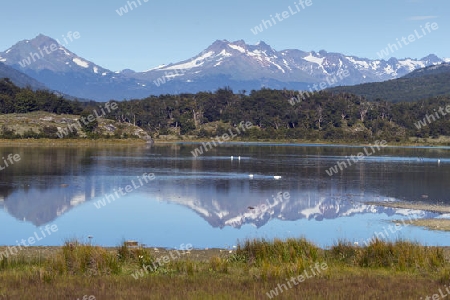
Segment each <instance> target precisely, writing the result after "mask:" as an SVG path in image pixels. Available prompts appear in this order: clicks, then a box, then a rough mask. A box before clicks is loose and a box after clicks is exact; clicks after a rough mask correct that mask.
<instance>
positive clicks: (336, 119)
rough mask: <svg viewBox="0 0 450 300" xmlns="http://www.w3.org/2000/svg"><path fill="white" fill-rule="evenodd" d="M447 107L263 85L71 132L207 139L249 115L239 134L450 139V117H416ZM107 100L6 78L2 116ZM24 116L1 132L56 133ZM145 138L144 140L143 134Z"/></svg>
mask: <svg viewBox="0 0 450 300" xmlns="http://www.w3.org/2000/svg"><path fill="white" fill-rule="evenodd" d="M296 97H297V98H296ZM295 98H296V100H295V101H292V99H295ZM291 103H293V104H294V105H291ZM447 105H450V97H448V96H440V97H435V98H430V99H426V100H420V101H417V102H401V103H391V102H388V101H382V100H377V101H373V102H371V101H367V100H365V99H364V98H362V97H360V96H355V95H353V94H348V93H340V94H332V93H329V92H324V91H322V92H317V93H314V94H312V95H311V97H309V98H307V99H299V98H298V92H296V91H288V90H271V89H262V90H258V91H255V90H253V91H251V92H250V93H249V94H246V92H245V91H241V92H239V93H238V94H235V93H234V92H233V91H232V90H230V89H229V88H222V89H218V90H217V91H215V92H200V93H197V94H180V95H160V96H151V97H148V98H145V99H142V100H130V101H121V102H118V108H117V109H116V110H113V111H111V112H109V113H107V114H106V115H105V117H104V118H101V119H103V120H111V121H114V122H116V123H115V124H121V125H119V126H116V125H113V126H112V127H111V126H107V125H104V126H103V127H102V128H103V129H102V128H100V127H101V126H100V124H99V123H100V121H99V120H100V119H96V120H95V121H94V122H89V123H88V124H83V126H82V128H81V130H78V131H76V132H75V131H74V132H68V134H69V135H70V137H71V138H79V137H87V138H91V139H93V138H105V137H106V138H108V137H114V138H129V137H133V136H136V134H135V133H130V132H125V131H124V130H123V128H122V127H124V126H125V125H130V126H138V127H140V128H141V129H142V130H144V131H145V132H146V133H148V134H149V135H150V136H152V137H155V138H160V139H165V138H166V137H175V138H176V139H185V140H194V139H209V138H212V137H216V136H221V135H223V134H224V133H226V132H227V131H228V130H231V129H233V128H235V127H236V126H238V124H239V123H240V122H242V121H245V122H247V121H248V122H251V123H252V124H253V125H254V126H253V128H251V129H250V130H247V131H246V132H244V133H242V134H239V136H238V137H237V138H236V139H238V140H247V141H261V140H272V141H273V140H280V141H313V142H317V141H321V142H341V143H370V142H373V141H375V140H382V139H383V140H386V141H387V142H389V143H414V142H416V143H427V142H429V143H433V142H437V143H440V144H449V140H448V139H446V137H449V136H450V118H446V117H444V116H443V115H440V116H439V119H437V120H435V121H433V122H426V124H425V123H424V126H421V128H420V129H418V128H417V127H416V124H417V122H419V121H423V120H424V118H425V117H426V116H427V115H432V114H435V112H436V111H438V110H439V108H442V109H445V108H446V106H447ZM102 106H103V103H95V102H90V103H84V102H83V103H82V102H77V101H69V100H65V99H63V98H62V97H58V96H56V95H54V94H52V93H50V92H48V91H38V92H33V91H31V90H29V89H20V88H18V87H15V86H14V85H13V84H12V83H10V82H9V81H8V80H7V79H4V80H0V116H1V115H2V114H3V115H12V114H14V113H19V112H20V113H27V114H29V113H30V112H36V111H42V112H48V113H52V114H56V115H59V116H65V115H67V116H69V114H76V115H75V121H76V120H77V119H78V120H79V119H80V118H81V117H84V118H86V116H88V115H89V114H92V113H93V111H94V110H97V111H99V107H102ZM18 119H19V118H15V121H13V122H11V123H8V124H6V125H5V126H3V128H0V138H13V139H17V138H43V137H44V138H56V127H55V126H56V125H54V126H52V125H51V124H50V125H49V126H47V127H40V128H38V129H32V131H31V130H28V131H27V130H25V131H24V130H21V132H17V131H16V129H14V128H13V125H14V123H16V122H18ZM75 121H74V119H73V118H72V119H68V120H63V122H66V124H64V125H61V126H59V127H67V126H68V124H73V123H74V122H75ZM115 127H121V128H115ZM125 127H126V126H125ZM108 130H109V131H108ZM144 135H147V134H144ZM139 136H141V138H142V134H139Z"/></svg>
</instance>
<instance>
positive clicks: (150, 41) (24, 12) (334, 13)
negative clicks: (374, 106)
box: [0, 0, 450, 71]
mask: <svg viewBox="0 0 450 300" xmlns="http://www.w3.org/2000/svg"><path fill="white" fill-rule="evenodd" d="M134 1H135V2H136V4H137V5H138V7H137V8H134V9H133V10H130V9H129V12H128V13H125V14H123V15H122V16H119V14H118V13H117V12H116V10H117V9H119V8H120V7H123V6H126V5H127V0H108V1H92V0H90V1H88V0H64V1H61V0H20V1H5V2H4V3H2V8H1V10H2V17H1V18H0V35H1V40H0V50H1V51H4V50H6V49H8V48H9V47H10V46H11V45H13V44H15V43H16V42H18V41H20V40H24V39H31V38H34V37H35V36H37V35H38V34H39V33H42V34H45V35H48V36H50V37H53V38H60V39H61V38H62V35H66V34H67V33H68V32H69V31H72V32H74V31H78V32H79V33H80V38H79V39H77V40H74V41H73V42H70V43H69V44H68V45H67V48H68V49H69V50H71V51H72V52H75V53H76V54H78V55H79V56H81V57H83V58H85V59H88V60H90V61H93V62H95V63H97V64H98V65H100V66H102V67H105V68H107V69H110V70H112V71H117V70H121V69H125V68H130V69H133V70H136V71H143V70H147V69H150V68H152V67H155V66H157V65H160V64H168V63H171V62H178V61H181V60H185V59H189V58H191V57H192V56H194V55H197V54H198V53H199V52H201V51H202V50H204V49H205V48H207V47H208V46H209V45H210V44H212V43H213V42H214V41H215V40H218V39H219V40H222V39H226V40H229V41H235V40H241V39H242V40H245V42H246V43H248V44H255V43H257V42H258V41H260V40H262V41H264V42H266V43H267V44H269V45H271V46H272V47H273V48H274V49H276V50H283V49H300V50H304V51H311V50H314V51H319V50H322V49H323V50H326V51H328V52H340V53H344V54H348V55H354V56H359V57H366V58H372V59H376V58H378V57H377V52H379V51H380V50H381V49H383V48H386V47H387V45H388V43H391V44H393V43H395V42H396V39H401V38H402V37H403V36H405V37H407V36H408V35H410V34H414V31H415V30H417V31H418V32H419V34H420V33H421V31H420V30H421V27H420V26H422V27H424V26H425V24H426V23H427V22H430V23H433V22H436V23H437V24H438V27H439V28H438V29H437V30H432V31H431V32H429V33H428V34H427V35H426V36H423V37H422V38H421V39H417V40H416V41H415V42H413V43H409V45H407V46H404V47H403V48H402V49H399V50H398V51H395V53H392V56H395V57H397V58H405V57H411V58H422V57H424V56H426V55H428V54H430V53H434V54H436V55H438V56H439V57H441V58H442V57H446V58H450V47H449V46H450V43H449V37H450V34H449V33H450V18H449V17H450V1H449V0H378V1H363V0H340V1H337V0H310V1H312V5H310V6H306V5H305V8H304V9H303V8H302V7H301V5H299V4H298V1H300V0H277V1H271V0H266V1H265V2H263V1H261V0H259V1H256V0H228V1H211V0H210V1H206V0H198V1H179V0H164V1H163V0H134ZM138 1H140V3H141V5H139V3H138ZM145 1H147V2H145ZM303 1H306V0H303ZM100 2H101V3H100ZM289 6H290V7H291V9H292V10H293V11H294V12H296V14H295V15H294V14H291V13H289V16H288V17H287V18H286V19H283V21H281V22H280V21H277V24H274V25H273V26H272V27H269V28H268V29H264V31H263V32H261V33H259V34H257V35H255V34H254V33H252V31H251V28H254V27H255V26H257V25H259V24H260V23H261V21H262V20H263V19H264V20H270V15H272V16H274V18H275V14H276V13H280V14H281V13H282V12H283V11H289ZM296 6H298V7H299V8H300V11H297V9H296ZM422 35H423V34H422Z"/></svg>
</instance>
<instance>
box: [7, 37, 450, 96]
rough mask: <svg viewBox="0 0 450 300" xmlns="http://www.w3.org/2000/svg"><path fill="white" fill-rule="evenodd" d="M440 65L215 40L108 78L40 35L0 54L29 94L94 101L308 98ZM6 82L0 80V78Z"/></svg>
mask: <svg viewBox="0 0 450 300" xmlns="http://www.w3.org/2000/svg"><path fill="white" fill-rule="evenodd" d="M49 49H50V51H49ZM446 61H448V62H450V59H443V58H439V57H437V56H436V55H433V54H430V55H428V56H426V57H424V58H421V59H411V58H406V59H396V58H391V59H389V60H379V59H378V60H371V59H366V58H359V57H355V56H350V55H345V54H340V53H331V52H326V51H324V50H321V51H319V52H314V51H310V52H305V51H302V50H297V49H288V50H281V51H277V50H274V49H273V48H272V47H270V46H269V45H267V44H266V43H264V42H259V43H258V44H256V45H248V44H246V43H245V42H244V41H242V40H240V41H235V42H229V41H227V40H217V41H215V42H214V43H213V44H212V45H210V46H209V47H208V48H207V49H205V50H204V51H202V52H201V53H199V54H198V55H196V56H195V57H193V58H189V59H187V60H184V61H181V62H177V63H170V64H168V65H160V66H158V67H156V68H152V69H149V70H147V71H144V72H135V71H133V70H129V69H126V70H121V71H117V72H114V71H111V70H108V69H106V68H103V67H101V66H99V65H97V64H95V63H94V62H91V61H88V60H86V59H84V58H82V57H80V56H78V55H76V54H75V53H73V52H71V51H70V50H68V49H67V48H65V47H64V46H62V45H60V44H58V42H57V41H56V40H54V39H52V38H50V37H47V36H45V35H42V34H41V35H39V36H37V37H35V38H34V39H32V40H23V41H20V42H18V43H16V44H15V45H13V46H12V47H11V48H9V49H7V50H6V51H4V52H0V62H2V63H4V64H5V65H6V66H9V67H11V68H13V69H15V70H17V71H20V72H21V73H23V74H25V75H27V76H28V77H24V76H23V78H31V79H34V81H30V79H27V80H28V82H24V84H28V85H30V86H32V87H36V88H38V87H41V86H42V85H45V86H46V87H47V88H49V89H51V90H55V91H59V92H61V93H64V94H69V95H72V96H75V97H78V98H86V99H92V100H97V101H108V100H110V99H116V100H122V99H132V98H145V97H148V96H150V95H160V94H177V93H197V92H199V91H208V90H216V89H217V88H219V87H223V86H229V87H231V88H232V89H234V90H236V91H239V90H241V91H243V90H246V91H249V90H252V89H261V88H263V87H267V88H273V89H283V88H287V89H293V90H308V89H310V90H312V89H316V88H314V85H316V86H320V87H321V88H322V87H324V86H325V87H332V86H341V85H356V84H361V83H369V82H380V81H386V80H390V79H395V78H399V77H402V76H404V75H407V74H409V73H411V72H412V71H414V70H417V69H421V68H424V67H427V66H433V65H437V64H441V63H442V62H446ZM0 70H1V66H0ZM10 72H11V74H12V73H13V71H12V70H10ZM8 74H9V73H8V72H3V73H2V72H0V76H2V77H7V76H9V75H8ZM342 74H345V76H342ZM11 77H12V76H11ZM14 77H15V78H17V77H18V76H17V74H16V75H15V76H14ZM19 77H20V76H19ZM13 82H14V80H13Z"/></svg>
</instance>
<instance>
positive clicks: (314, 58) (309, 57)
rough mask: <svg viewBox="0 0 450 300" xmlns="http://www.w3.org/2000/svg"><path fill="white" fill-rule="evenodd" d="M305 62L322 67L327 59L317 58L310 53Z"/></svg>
mask: <svg viewBox="0 0 450 300" xmlns="http://www.w3.org/2000/svg"><path fill="white" fill-rule="evenodd" d="M303 59H304V60H306V61H309V62H312V63H315V64H318V65H322V63H323V60H324V59H325V57H315V56H313V55H312V53H309V55H308V56H306V57H303Z"/></svg>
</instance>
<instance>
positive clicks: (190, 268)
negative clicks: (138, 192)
mask: <svg viewBox="0 0 450 300" xmlns="http://www.w3.org/2000/svg"><path fill="white" fill-rule="evenodd" d="M47 250H48V251H44V248H42V247H37V248H33V247H29V248H27V249H26V250H24V251H25V252H23V253H18V254H17V255H16V256H12V257H8V258H4V257H3V259H2V260H1V261H0V282H2V285H0V299H77V298H78V299H83V297H85V298H84V299H298V298H300V297H301V298H302V299H413V298H415V299H419V298H420V297H423V299H426V297H427V296H428V295H430V296H431V297H432V296H433V295H434V294H439V293H444V292H445V291H446V290H445V289H446V287H447V286H448V285H449V283H450V264H449V254H450V253H449V251H448V249H446V248H437V247H423V246H420V245H418V244H414V243H409V242H405V241H397V242H395V243H390V242H384V241H379V240H376V241H374V242H373V243H371V244H370V245H368V246H367V247H359V246H357V245H353V244H350V243H346V242H339V243H337V244H336V245H334V246H333V247H331V248H330V249H326V250H324V249H320V248H318V247H316V246H315V245H313V244H311V243H310V242H308V241H306V240H304V239H289V240H285V241H280V240H275V241H264V240H252V241H246V242H244V243H242V244H240V245H238V247H237V248H236V249H234V250H220V249H214V250H195V249H192V247H191V245H189V244H188V245H182V246H180V249H173V250H164V249H154V248H151V249H150V248H140V247H130V246H128V245H127V244H123V245H121V246H120V247H117V248H102V247H97V246H90V245H86V244H80V243H78V242H76V241H72V242H67V243H66V244H65V245H64V246H62V247H53V248H50V250H49V249H47ZM89 297H90V298H89Z"/></svg>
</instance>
